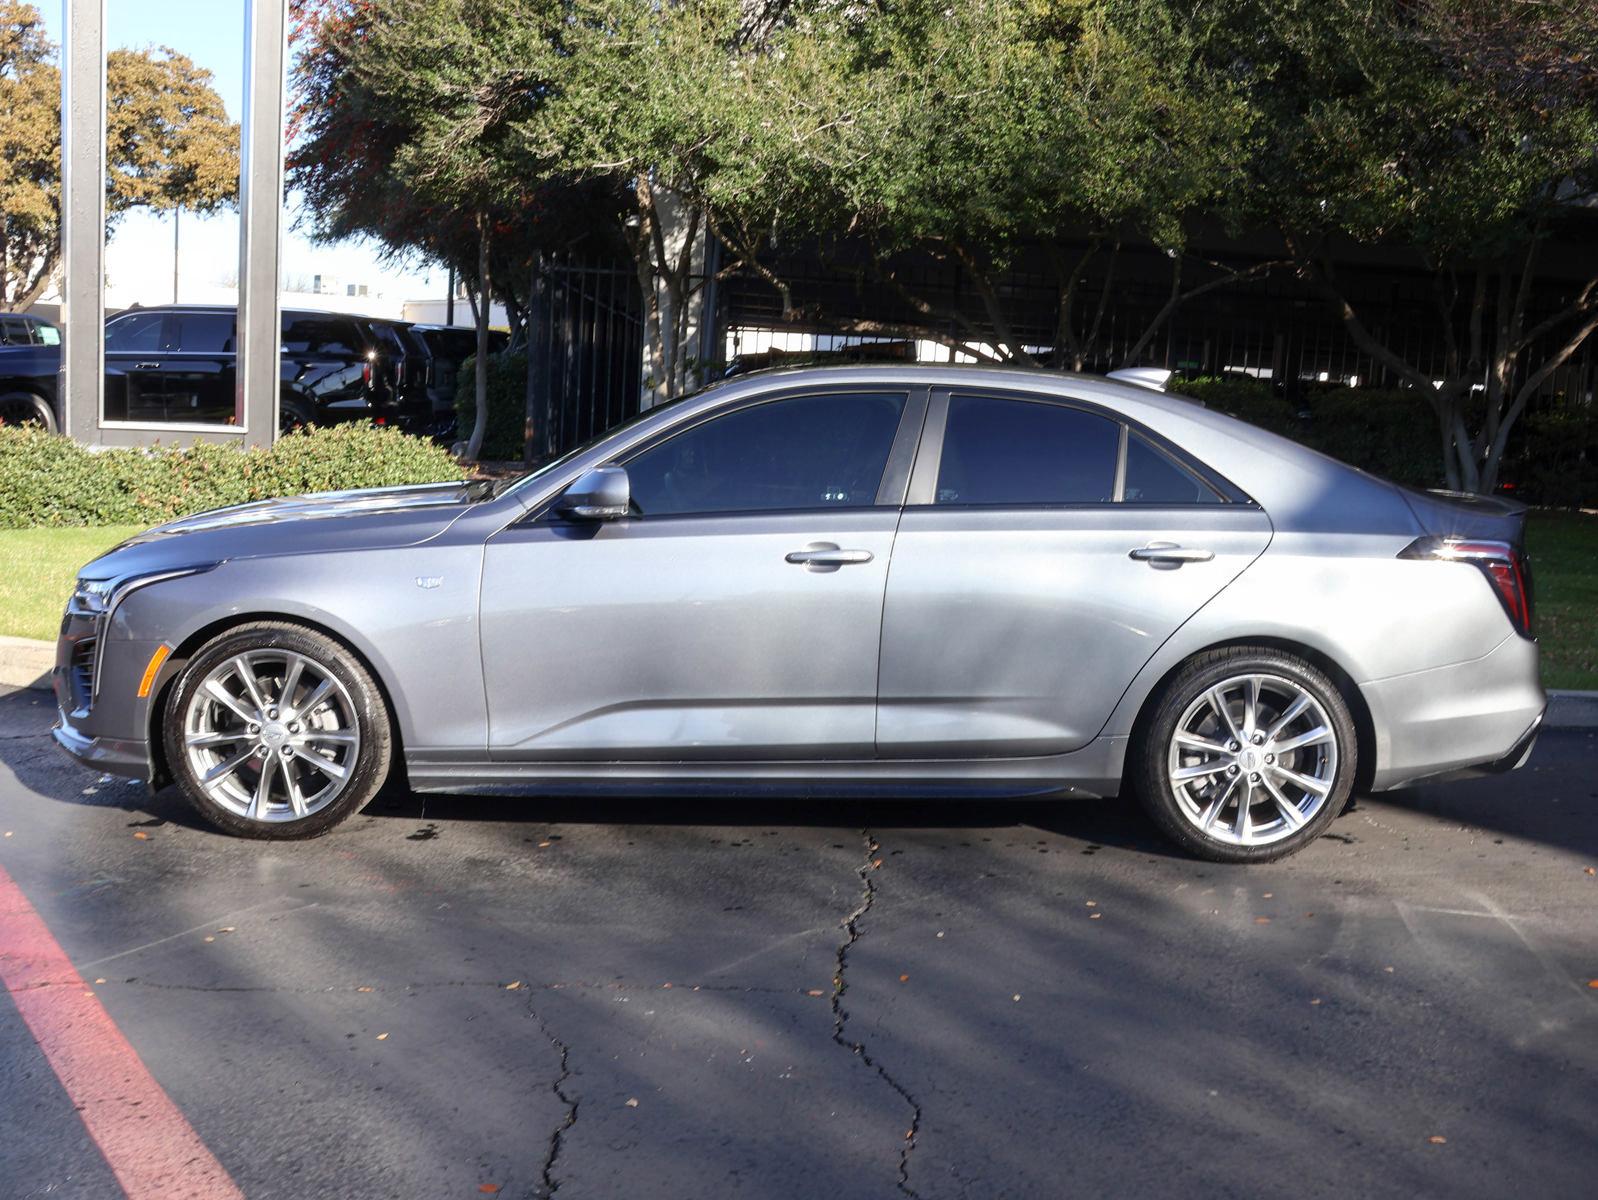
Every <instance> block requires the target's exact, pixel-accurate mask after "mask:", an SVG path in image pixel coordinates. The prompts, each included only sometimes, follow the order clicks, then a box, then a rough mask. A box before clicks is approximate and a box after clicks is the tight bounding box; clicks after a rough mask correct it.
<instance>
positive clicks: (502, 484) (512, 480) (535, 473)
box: [490, 392, 698, 496]
mask: <svg viewBox="0 0 1598 1200" xmlns="http://www.w3.org/2000/svg"><path fill="white" fill-rule="evenodd" d="M697 394H698V393H697V392H689V393H687V394H685V395H682V396H677V397H674V398H673V399H671V400H662V401H661V402H660V403H659V404H657V405H655V406H654V407H653V408H646V409H643V410H642V411H640V412H637V413H635V414H633V415H632V416H630V417H628V418H627V419H626V420H625V421H622V422H621V423H620V424H617V425H612V426H611V427H610V428H609V429H607V430H605V431H604V432H603V433H598V434H595V435H594V436H593V437H591V438H589V439H588V440H587V441H586V442H580V443H578V444H577V445H575V446H573V447H572V448H571V449H570V450H568V451H566V453H564V454H562V455H560V456H559V457H557V458H552V459H550V460H549V461H548V462H547V463H545V464H544V465H543V466H541V467H534V468H533V469H532V470H531V471H528V472H526V473H525V474H522V475H512V476H510V477H509V478H506V479H500V480H496V481H495V482H494V485H493V491H492V492H491V493H490V495H492V496H504V495H507V494H508V493H510V492H513V491H515V490H516V489H517V488H519V487H521V486H522V485H523V484H527V483H532V482H533V481H534V480H536V479H541V478H543V477H544V476H545V475H548V474H549V473H550V472H551V471H554V470H555V469H556V468H558V467H561V466H564V465H565V464H566V463H568V462H570V461H571V460H572V459H574V458H576V457H577V456H578V455H579V454H586V453H587V452H588V451H590V450H592V449H593V448H594V447H595V446H597V445H599V443H600V442H603V441H605V440H606V439H607V438H611V437H614V436H615V435H616V434H618V433H621V432H622V431H623V430H625V429H630V428H631V427H632V426H634V425H636V424H638V423H639V422H640V421H643V420H645V419H646V418H648V417H652V416H654V415H656V414H657V413H660V412H663V411H665V410H666V409H668V408H670V407H672V406H673V405H675V404H681V403H682V402H683V401H684V400H686V399H688V397H689V396H693V395H697Z"/></svg>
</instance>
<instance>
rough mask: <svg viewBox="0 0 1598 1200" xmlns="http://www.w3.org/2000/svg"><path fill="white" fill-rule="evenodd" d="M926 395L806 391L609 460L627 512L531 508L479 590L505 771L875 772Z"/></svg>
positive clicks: (489, 555)
mask: <svg viewBox="0 0 1598 1200" xmlns="http://www.w3.org/2000/svg"><path fill="white" fill-rule="evenodd" d="M924 411H925V401H924V396H922V395H921V394H918V393H913V392H912V391H911V390H910V389H902V390H899V389H883V390H873V391H863V390H847V391H841V392H822V393H818V392H805V393H802V394H795V395H786V396H780V397H775V398H771V397H766V398H762V399H760V400H759V401H758V402H752V403H749V404H746V405H742V406H738V407H734V408H732V409H728V410H722V411H718V412H716V413H715V414H713V415H711V416H708V417H706V418H705V419H704V420H702V421H699V422H696V423H694V424H693V425H692V426H691V427H689V428H686V429H681V430H678V431H676V432H674V433H673V434H671V435H669V436H667V437H665V438H663V439H661V440H659V441H657V442H655V443H653V444H651V445H648V446H646V447H641V448H638V449H636V450H635V451H633V452H631V453H628V454H626V455H624V456H622V458H621V459H620V461H621V463H622V465H624V466H626V468H627V470H628V472H629V476H630V479H631V483H632V495H633V500H634V508H635V509H636V512H635V513H634V515H632V516H629V517H626V518H622V519H620V520H615V521H610V522H607V523H604V524H600V523H596V522H575V521H569V520H566V519H563V518H561V517H559V516H557V515H555V514H553V513H538V514H533V515H532V516H530V517H529V518H528V519H526V520H524V521H522V522H519V523H517V524H515V525H512V526H511V527H509V528H507V529H505V530H503V531H501V532H500V533H499V534H497V535H496V536H494V537H493V538H491V539H490V540H489V542H488V545H487V547H486V550H485V559H484V564H483V582H482V638H483V673H484V678H485V682H486V687H487V692H488V708H489V729H490V749H491V752H492V754H493V756H494V757H495V758H498V759H504V760H510V761H551V760H554V761H563V760H582V759H588V760H593V759H608V760H634V761H638V760H654V761H672V762H680V761H686V760H697V761H714V760H732V759H742V760H750V759H768V760H769V759H780V760H792V759H868V758H870V757H872V754H873V746H872V743H873V738H874V728H875V708H876V693H877V651H878V643H879V635H880V631H881V622H882V598H883V589H884V586H885V583H886V580H887V575H888V563H889V556H890V552H891V550H892V547H893V538H894V528H895V526H896V524H897V522H898V518H899V504H900V502H901V501H902V499H903V496H904V487H905V484H906V482H907V479H908V468H909V463H910V456H911V452H912V451H913V448H914V438H915V436H916V435H917V434H918V433H919V430H920V424H921V417H922V415H923V413H924Z"/></svg>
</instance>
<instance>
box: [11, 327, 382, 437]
mask: <svg viewBox="0 0 1598 1200" xmlns="http://www.w3.org/2000/svg"><path fill="white" fill-rule="evenodd" d="M236 315H237V310H236V309H234V308H232V307H221V306H205V305H172V306H162V307H159V308H135V309H129V310H128V311H127V312H123V313H119V314H118V315H117V316H115V317H112V318H111V319H110V320H109V321H107V322H106V325H105V419H106V420H107V421H128V422H132V423H136V424H141V425H145V424H152V425H165V424H183V425H196V424H198V425H232V424H234V423H235V422H236V420H237V417H236V415H235V386H234V384H235V378H234V372H235V359H236V351H237V347H238V343H237V334H236V330H235V318H236ZM60 366H61V351H60V347H59V346H47V345H33V346H18V347H13V348H10V349H5V350H0V420H11V421H14V420H26V419H29V413H30V412H31V414H32V418H31V419H34V420H37V421H39V422H40V423H41V424H43V425H45V427H46V428H49V429H55V428H56V427H57V414H58V412H59V407H58V405H57V397H56V381H57V378H58V372H59V370H60ZM398 381H399V376H398V373H397V371H396V366H395V364H394V362H393V361H392V359H391V358H390V356H389V351H388V347H387V346H386V345H385V344H384V342H382V341H381V340H379V339H378V338H377V337H376V336H375V335H374V334H373V332H372V330H371V323H370V322H368V321H367V320H366V319H365V318H363V317H356V316H349V315H347V314H344V313H325V312H306V311H300V310H286V311H285V312H284V313H283V352H282V370H281V384H280V387H281V395H280V402H279V412H280V418H279V426H280V428H281V429H283V430H289V429H293V428H295V427H296V426H300V425H329V424H334V423H336V422H339V421H352V420H373V421H375V422H377V423H378V424H388V423H398V421H399V419H400V416H401V409H400V394H399V388H398V387H397V386H396V385H397V383H398Z"/></svg>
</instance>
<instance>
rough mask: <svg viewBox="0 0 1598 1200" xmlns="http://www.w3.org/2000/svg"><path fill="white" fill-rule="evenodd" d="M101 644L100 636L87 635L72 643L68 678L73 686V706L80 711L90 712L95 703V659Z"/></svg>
mask: <svg viewBox="0 0 1598 1200" xmlns="http://www.w3.org/2000/svg"><path fill="white" fill-rule="evenodd" d="M99 644H100V639H99V638H98V637H85V638H79V639H78V640H77V641H76V642H74V643H73V645H72V662H71V666H70V667H69V668H68V678H69V680H70V682H71V686H72V707H73V709H74V710H75V711H77V712H80V713H86V712H88V711H89V708H90V706H92V705H93V704H94V661H95V650H96V648H97V647H98V646H99Z"/></svg>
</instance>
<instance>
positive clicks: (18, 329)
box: [0, 320, 33, 346]
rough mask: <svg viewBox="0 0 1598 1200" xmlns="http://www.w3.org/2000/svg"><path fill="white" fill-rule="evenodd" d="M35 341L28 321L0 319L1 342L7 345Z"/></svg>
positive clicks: (24, 344) (26, 343) (22, 344)
mask: <svg viewBox="0 0 1598 1200" xmlns="http://www.w3.org/2000/svg"><path fill="white" fill-rule="evenodd" d="M32 341H33V330H32V329H31V328H30V327H29V325H28V322H26V321H18V320H0V343H3V344H5V345H7V346H26V345H29V344H30V343H31V342H32Z"/></svg>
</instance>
